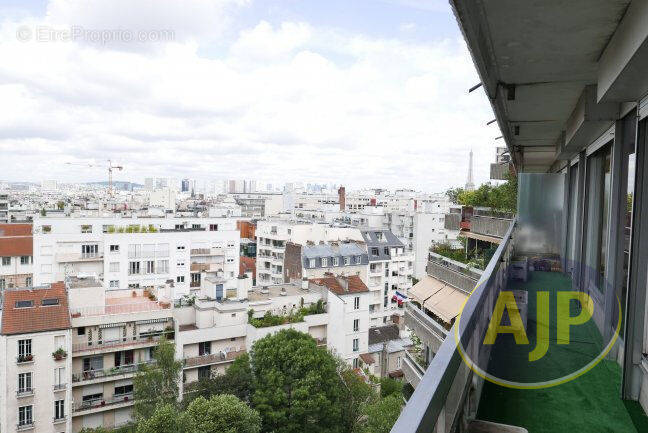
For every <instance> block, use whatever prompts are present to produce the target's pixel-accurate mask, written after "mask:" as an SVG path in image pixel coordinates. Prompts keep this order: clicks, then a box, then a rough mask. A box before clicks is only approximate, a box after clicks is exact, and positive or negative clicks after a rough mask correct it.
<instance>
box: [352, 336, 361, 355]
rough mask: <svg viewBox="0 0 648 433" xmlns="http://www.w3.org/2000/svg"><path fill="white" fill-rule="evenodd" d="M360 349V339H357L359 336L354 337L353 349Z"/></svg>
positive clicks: (355, 350)
mask: <svg viewBox="0 0 648 433" xmlns="http://www.w3.org/2000/svg"><path fill="white" fill-rule="evenodd" d="M358 350H360V340H359V339H357V338H354V339H353V351H354V352H357V351H358Z"/></svg>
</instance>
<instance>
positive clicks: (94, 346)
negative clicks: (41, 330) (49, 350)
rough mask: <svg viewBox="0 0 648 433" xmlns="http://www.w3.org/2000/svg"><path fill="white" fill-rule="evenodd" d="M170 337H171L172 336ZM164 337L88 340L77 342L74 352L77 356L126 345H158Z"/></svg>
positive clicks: (74, 345)
mask: <svg viewBox="0 0 648 433" xmlns="http://www.w3.org/2000/svg"><path fill="white" fill-rule="evenodd" d="M165 333H166V334H169V335H170V336H171V335H173V333H172V332H165ZM170 336H169V337H168V338H171V337H170ZM161 338H162V336H161V335H148V336H140V337H135V338H132V337H131V338H126V339H123V338H120V339H117V340H111V341H106V340H104V341H102V342H101V343H99V342H93V343H88V342H83V343H75V344H73V345H72V352H73V353H75V356H78V355H79V354H81V353H82V352H106V351H108V352H110V351H114V350H116V349H119V348H122V347H125V348H129V349H130V348H135V347H147V346H155V345H157V343H158V341H160V339H161Z"/></svg>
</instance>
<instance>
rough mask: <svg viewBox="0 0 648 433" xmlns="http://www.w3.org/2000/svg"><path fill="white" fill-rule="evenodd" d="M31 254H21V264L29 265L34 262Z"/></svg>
mask: <svg viewBox="0 0 648 433" xmlns="http://www.w3.org/2000/svg"><path fill="white" fill-rule="evenodd" d="M31 258H32V257H31V256H20V264H21V265H28V264H30V263H31V262H32V260H31Z"/></svg>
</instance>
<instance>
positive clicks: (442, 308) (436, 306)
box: [423, 285, 467, 324]
mask: <svg viewBox="0 0 648 433" xmlns="http://www.w3.org/2000/svg"><path fill="white" fill-rule="evenodd" d="M466 298H467V296H466V295H464V294H463V292H461V291H460V290H457V289H455V288H453V287H450V286H448V285H444V287H443V288H442V289H441V290H439V291H437V292H436V293H435V294H434V295H432V296H430V297H429V298H428V299H427V300H426V301H425V302H424V303H423V307H424V308H425V309H427V310H429V311H431V312H432V313H434V314H436V315H437V316H439V317H440V318H441V319H442V320H443V321H444V322H446V323H448V324H450V323H452V319H454V318H455V317H457V315H458V314H459V312H460V311H461V307H462V306H463V304H464V302H465V301H466Z"/></svg>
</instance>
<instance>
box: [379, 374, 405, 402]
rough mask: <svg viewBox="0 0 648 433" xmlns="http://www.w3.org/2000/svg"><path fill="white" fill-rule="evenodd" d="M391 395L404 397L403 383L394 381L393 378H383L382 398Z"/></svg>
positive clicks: (381, 382)
mask: <svg viewBox="0 0 648 433" xmlns="http://www.w3.org/2000/svg"><path fill="white" fill-rule="evenodd" d="M390 395H395V396H397V397H402V396H403V382H401V381H400V380H396V379H392V378H391V377H383V378H381V379H380V396H381V397H383V398H384V397H389V396H390Z"/></svg>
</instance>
